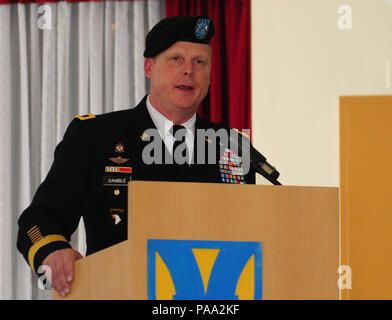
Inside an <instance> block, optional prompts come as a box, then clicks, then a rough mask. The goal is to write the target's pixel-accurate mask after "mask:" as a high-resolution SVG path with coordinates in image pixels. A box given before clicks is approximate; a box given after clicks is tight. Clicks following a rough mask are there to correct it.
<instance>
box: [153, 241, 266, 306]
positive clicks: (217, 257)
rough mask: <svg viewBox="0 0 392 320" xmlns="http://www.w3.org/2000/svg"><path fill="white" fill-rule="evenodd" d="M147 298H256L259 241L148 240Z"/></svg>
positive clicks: (259, 278) (259, 280)
mask: <svg viewBox="0 0 392 320" xmlns="http://www.w3.org/2000/svg"><path fill="white" fill-rule="evenodd" d="M147 251H148V252H147V259H148V261H147V263H148V271H147V272H148V299H150V300H238V299H240V300H260V299H261V297H262V244H261V243H260V242H242V241H241V242H240V241H239V242H233V241H193V240H148V241H147Z"/></svg>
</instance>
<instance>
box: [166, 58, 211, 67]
mask: <svg viewBox="0 0 392 320" xmlns="http://www.w3.org/2000/svg"><path fill="white" fill-rule="evenodd" d="M170 60H172V61H174V62H182V61H184V59H182V58H181V57H180V56H174V57H171V58H170ZM193 61H194V63H195V64H197V65H202V64H205V60H203V59H193Z"/></svg>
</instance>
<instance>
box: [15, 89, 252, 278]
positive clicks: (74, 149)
mask: <svg viewBox="0 0 392 320" xmlns="http://www.w3.org/2000/svg"><path fill="white" fill-rule="evenodd" d="M145 102H146V97H145V98H144V99H143V100H142V101H141V102H140V103H139V105H138V106H136V107H135V108H134V109H129V110H124V111H117V112H112V113H108V114H103V115H98V116H96V117H95V116H91V117H86V118H75V119H74V120H73V121H72V122H71V123H70V125H69V127H68V128H67V131H66V133H65V135H64V138H63V140H62V141H61V142H60V143H59V145H58V146H57V147H56V150H55V157H54V162H53V164H52V167H51V169H50V171H49V173H48V175H47V177H46V179H45V180H44V181H43V183H42V184H41V185H40V187H39V188H38V190H37V192H36V194H35V196H34V198H33V201H32V203H31V205H30V206H29V207H28V208H27V209H26V210H25V211H24V212H23V213H22V215H21V216H20V218H19V222H18V223H19V233H18V240H17V247H18V249H19V251H20V252H21V253H22V254H23V256H24V257H25V259H26V260H27V262H28V263H29V264H30V266H31V267H32V268H33V270H35V271H37V268H38V267H39V266H40V265H41V263H42V261H43V260H44V259H45V257H46V256H47V255H48V254H50V253H51V252H53V251H55V250H58V249H64V248H70V247H71V246H70V244H69V241H70V237H71V235H72V233H73V232H74V231H75V229H76V228H77V226H78V224H79V220H80V217H83V220H84V224H85V228H86V241H87V252H86V254H87V255H88V254H91V253H94V252H96V251H99V250H102V249H104V248H106V247H108V246H111V245H114V244H116V243H118V242H121V241H123V240H125V239H126V237H127V190H126V189H127V184H126V182H127V181H128V180H129V179H130V178H131V179H132V180H147V181H189V182H215V183H220V182H222V179H221V173H220V170H219V163H217V164H211V165H209V164H205V165H198V164H192V165H190V166H189V165H182V166H180V165H176V164H173V165H163V164H151V165H146V164H145V163H144V162H143V161H142V151H143V148H144V147H145V146H146V145H147V144H148V143H150V142H151V141H145V140H143V139H142V138H143V133H144V132H145V130H146V129H150V128H155V125H154V123H153V121H152V119H151V117H150V115H149V113H148V110H147V107H146V103H145ZM84 119H87V120H84ZM213 125H214V123H212V122H210V121H208V120H205V119H202V118H200V117H197V120H196V129H208V128H212V127H213ZM196 140H197V139H195V143H196ZM195 147H196V145H195ZM196 153H197V150H196V149H195V155H196ZM117 157H120V159H124V160H126V159H129V160H128V161H126V162H124V163H122V164H116V163H115V162H113V160H111V159H113V158H117ZM124 160H123V161H124ZM107 167H111V168H113V167H126V168H132V169H131V170H132V173H117V172H105V171H108V170H106V169H107ZM110 170H113V169H110V168H109V171H110ZM128 170H129V169H128ZM245 180H246V183H255V175H254V173H253V172H250V173H249V174H247V175H246V176H245Z"/></svg>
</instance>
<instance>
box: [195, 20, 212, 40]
mask: <svg viewBox="0 0 392 320" xmlns="http://www.w3.org/2000/svg"><path fill="white" fill-rule="evenodd" d="M210 23H211V20H210V19H203V18H200V19H199V20H197V22H196V27H195V36H196V38H197V39H199V40H203V39H204V38H205V37H206V36H207V34H208V29H209V28H210Z"/></svg>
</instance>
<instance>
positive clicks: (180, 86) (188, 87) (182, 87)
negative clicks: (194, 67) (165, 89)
mask: <svg viewBox="0 0 392 320" xmlns="http://www.w3.org/2000/svg"><path fill="white" fill-rule="evenodd" d="M176 88H177V89H179V90H182V91H186V92H190V91H192V90H193V89H194V87H192V86H187V85H179V86H176Z"/></svg>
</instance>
